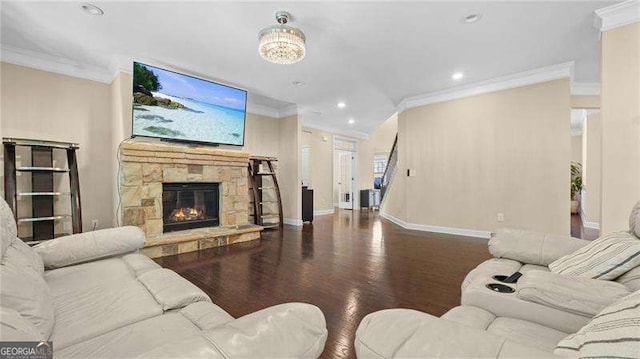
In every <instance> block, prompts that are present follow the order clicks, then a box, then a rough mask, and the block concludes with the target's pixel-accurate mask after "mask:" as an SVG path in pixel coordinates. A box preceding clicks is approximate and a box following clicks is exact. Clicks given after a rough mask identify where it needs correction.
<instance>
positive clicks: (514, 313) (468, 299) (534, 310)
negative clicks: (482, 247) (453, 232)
mask: <svg viewBox="0 0 640 359" xmlns="http://www.w3.org/2000/svg"><path fill="white" fill-rule="evenodd" d="M492 261H495V259H492V260H489V261H487V262H492ZM485 263H486V262H485ZM485 263H482V264H481V265H480V266H479V267H481V266H482V267H483V270H482V272H481V275H475V278H474V279H472V280H471V281H469V282H468V284H467V285H466V286H465V287H463V288H462V296H461V298H460V303H461V304H462V305H463V306H473V307H478V308H482V309H485V310H487V311H489V312H491V313H493V314H494V315H496V316H498V317H508V318H515V319H522V320H526V321H530V322H533V323H538V324H541V325H544V326H547V327H550V328H554V329H556V330H559V331H562V332H565V333H573V332H575V331H577V330H578V329H580V328H581V327H582V326H583V325H585V324H586V323H587V322H588V321H589V319H591V316H584V315H579V314H575V313H569V312H567V311H564V310H559V309H556V308H551V307H548V306H545V305H542V304H538V303H532V302H529V301H525V300H522V299H518V297H517V296H516V293H515V292H514V293H498V292H495V291H492V290H490V289H488V288H487V287H486V285H487V284H489V283H498V281H496V280H495V279H493V278H492V275H493V274H492V273H495V274H509V273H504V272H497V273H496V272H492V271H486V268H487V266H484V264H485ZM516 263H517V262H516ZM488 264H490V263H488ZM494 264H495V262H494ZM516 270H518V269H516ZM533 272H534V270H532V271H529V272H528V273H533ZM470 274H471V273H470ZM525 275H526V274H525ZM465 282H466V279H465ZM507 286H510V287H511V288H513V289H514V290H515V288H516V284H507Z"/></svg>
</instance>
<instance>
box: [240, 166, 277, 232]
mask: <svg viewBox="0 0 640 359" xmlns="http://www.w3.org/2000/svg"><path fill="white" fill-rule="evenodd" d="M275 161H277V159H276V158H274V157H264V156H252V157H250V158H249V167H248V170H249V180H250V186H249V191H250V192H249V196H250V197H251V200H250V202H251V205H252V208H253V213H250V214H249V216H250V218H251V219H253V222H254V223H255V224H257V225H259V226H262V227H264V228H281V227H282V224H283V223H282V222H283V220H282V199H281V197H280V188H279V187H278V179H277V178H276V171H275V169H274V165H273V162H275ZM265 177H271V180H267V181H266V182H264V180H263V179H264V178H265ZM265 192H269V193H267V194H265ZM273 205H276V206H277V208H274V206H273ZM264 206H267V207H264ZM265 210H266V211H267V213H265ZM274 211H275V213H274Z"/></svg>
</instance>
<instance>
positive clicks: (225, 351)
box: [138, 303, 327, 359]
mask: <svg viewBox="0 0 640 359" xmlns="http://www.w3.org/2000/svg"><path fill="white" fill-rule="evenodd" d="M326 341H327V328H326V323H325V320H324V315H323V314H322V312H321V311H320V309H318V307H316V306H313V305H311V304H305V303H286V304H280V305H276V306H273V307H269V308H267V309H263V310H261V311H258V312H255V313H251V314H248V315H245V316H244V317H241V318H238V319H235V320H232V321H229V322H227V323H224V324H222V325H218V326H216V327H214V328H211V329H207V330H205V331H203V332H202V335H198V336H192V337H188V338H185V339H181V340H176V341H170V342H167V343H166V344H164V345H161V346H159V347H156V348H154V349H152V350H150V351H148V352H146V353H144V354H142V355H140V356H139V357H138V358H149V359H151V358H153V359H157V358H172V359H176V358H184V359H187V358H189V359H190V358H215V359H220V358H228V359H231V358H302V359H312V358H313V359H315V358H317V357H319V356H320V354H321V353H322V350H323V349H324V344H325V342H326Z"/></svg>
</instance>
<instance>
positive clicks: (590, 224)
mask: <svg viewBox="0 0 640 359" xmlns="http://www.w3.org/2000/svg"><path fill="white" fill-rule="evenodd" d="M580 219H581V220H582V225H583V226H584V228H589V229H597V230H600V223H598V222H589V221H587V219H586V218H585V216H584V210H583V209H582V208H580Z"/></svg>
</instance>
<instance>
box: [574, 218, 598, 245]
mask: <svg viewBox="0 0 640 359" xmlns="http://www.w3.org/2000/svg"><path fill="white" fill-rule="evenodd" d="M599 233H600V231H599V230H597V229H592V228H586V227H585V226H584V224H583V223H582V218H581V217H580V215H579V214H572V215H571V236H572V237H576V238H582V239H586V240H590V241H592V240H594V239H596V238H598V237H599V236H600V234H599Z"/></svg>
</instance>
